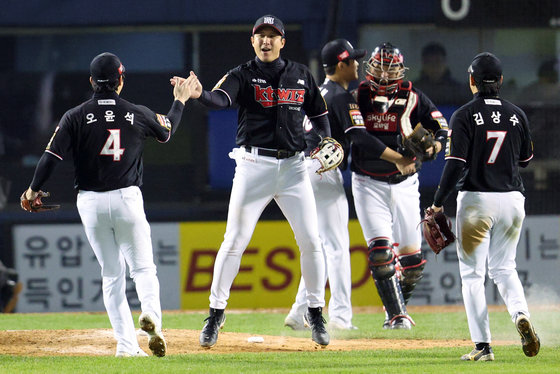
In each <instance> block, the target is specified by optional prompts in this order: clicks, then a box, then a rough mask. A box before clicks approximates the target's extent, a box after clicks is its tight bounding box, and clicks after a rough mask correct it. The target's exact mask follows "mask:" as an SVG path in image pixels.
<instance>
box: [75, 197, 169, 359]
mask: <svg viewBox="0 0 560 374" xmlns="http://www.w3.org/2000/svg"><path fill="white" fill-rule="evenodd" d="M77 206H78V212H79V213H80V217H81V219H82V223H83V226H84V230H85V233H86V236H87V238H88V241H89V243H90V245H91V247H92V249H93V252H94V253H95V256H96V257H97V261H98V262H99V265H101V275H102V278H103V302H104V303H105V308H106V309H107V314H108V315H109V320H110V321H111V326H112V327H113V330H114V335H115V339H116V340H117V352H127V353H131V354H135V353H136V352H138V350H139V349H140V346H139V345H138V339H137V337H136V329H135V326H134V321H133V319H132V314H131V311H130V306H129V305H128V301H127V299H126V277H125V276H126V264H128V267H129V271H130V277H131V278H132V279H133V280H134V283H135V285H136V292H137V293H138V299H139V300H140V304H141V308H142V312H151V313H152V315H153V316H154V317H155V319H156V321H155V322H156V324H157V325H158V326H161V304H160V290H159V282H158V278H157V276H156V266H155V264H154V260H153V252H152V240H151V233H150V226H149V224H148V221H147V220H146V215H145V213H144V202H143V199H142V193H141V191H140V189H139V188H138V187H136V186H131V187H126V188H121V189H118V190H114V191H108V192H94V191H83V190H81V191H79V193H78V199H77Z"/></svg>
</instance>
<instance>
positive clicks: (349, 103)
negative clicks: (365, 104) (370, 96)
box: [328, 93, 365, 132]
mask: <svg viewBox="0 0 560 374" xmlns="http://www.w3.org/2000/svg"><path fill="white" fill-rule="evenodd" d="M328 109H329V113H331V114H332V112H334V116H335V118H336V119H337V120H338V123H339V124H340V126H341V127H342V130H343V131H344V132H347V131H349V130H351V129H355V128H365V125H364V119H363V118H362V113H361V112H360V108H359V107H358V104H356V101H355V100H354V98H353V97H352V95H351V94H350V93H344V94H343V95H340V98H337V99H336V100H333V102H332V104H331V107H330V108H328ZM331 126H332V124H331Z"/></svg>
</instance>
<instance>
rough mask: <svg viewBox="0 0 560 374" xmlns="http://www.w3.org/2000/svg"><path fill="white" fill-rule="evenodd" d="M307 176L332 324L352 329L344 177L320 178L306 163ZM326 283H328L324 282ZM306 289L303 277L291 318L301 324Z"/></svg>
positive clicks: (334, 174) (336, 172) (311, 164)
mask: <svg viewBox="0 0 560 374" xmlns="http://www.w3.org/2000/svg"><path fill="white" fill-rule="evenodd" d="M305 162H306V166H307V172H308V174H309V178H310V180H311V184H312V186H313V194H314V196H315V204H316V206H317V217H318V220H319V236H320V237H321V242H322V244H323V251H324V254H325V261H326V266H327V268H326V270H327V272H326V274H327V276H328V280H329V288H330V291H331V297H330V299H329V321H330V322H331V323H332V322H335V323H337V324H338V325H341V326H344V327H346V328H351V327H352V300H351V293H352V278H351V271H350V238H349V235H348V200H347V199H346V193H345V191H344V180H343V178H342V173H341V172H340V170H339V169H338V168H337V169H336V170H331V171H328V172H326V173H323V174H321V175H319V174H317V173H316V172H315V171H316V170H317V169H318V165H317V163H315V162H313V160H311V159H309V158H308V159H306V161H305ZM325 281H326V279H325ZM305 294H306V287H305V282H304V281H303V277H302V278H301V280H300V282H299V288H298V292H297V295H296V300H295V302H294V304H293V305H292V309H291V311H290V313H289V316H290V317H291V318H293V319H294V320H296V321H302V318H303V314H304V313H305V312H306V310H307V303H306V297H305Z"/></svg>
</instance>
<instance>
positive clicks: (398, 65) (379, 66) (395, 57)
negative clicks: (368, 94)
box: [364, 42, 408, 95]
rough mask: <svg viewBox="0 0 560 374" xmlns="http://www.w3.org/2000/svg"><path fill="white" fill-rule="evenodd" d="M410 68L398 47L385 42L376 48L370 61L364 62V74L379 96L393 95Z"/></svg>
mask: <svg viewBox="0 0 560 374" xmlns="http://www.w3.org/2000/svg"><path fill="white" fill-rule="evenodd" d="M407 69H408V68H407V67H405V66H404V57H403V55H402V53H401V52H400V51H399V49H398V48H397V47H395V46H394V45H392V44H391V43H388V42H385V43H383V44H381V45H378V46H377V47H375V49H374V50H373V52H372V53H371V57H370V58H369V60H367V61H364V73H365V76H366V79H367V80H368V81H369V83H370V85H371V89H372V90H373V91H374V92H375V93H376V94H377V95H392V94H394V93H395V92H396V91H397V88H398V85H399V82H400V81H402V79H403V78H404V73H405V71H406V70H407Z"/></svg>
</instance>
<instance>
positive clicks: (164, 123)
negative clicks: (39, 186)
mask: <svg viewBox="0 0 560 374" xmlns="http://www.w3.org/2000/svg"><path fill="white" fill-rule="evenodd" d="M156 116H157V120H158V122H159V124H160V126H162V127H165V128H166V129H167V131H170V130H171V122H170V121H169V118H167V116H164V115H163V114H156Z"/></svg>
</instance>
